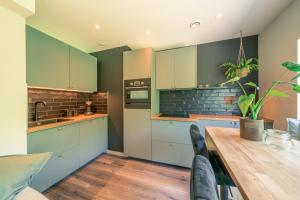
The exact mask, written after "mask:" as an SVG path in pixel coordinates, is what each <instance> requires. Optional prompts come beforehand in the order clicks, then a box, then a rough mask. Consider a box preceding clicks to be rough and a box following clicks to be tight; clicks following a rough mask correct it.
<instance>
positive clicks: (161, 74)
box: [156, 50, 175, 90]
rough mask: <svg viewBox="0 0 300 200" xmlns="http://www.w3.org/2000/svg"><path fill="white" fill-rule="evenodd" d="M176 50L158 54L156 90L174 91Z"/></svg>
mask: <svg viewBox="0 0 300 200" xmlns="http://www.w3.org/2000/svg"><path fill="white" fill-rule="evenodd" d="M174 84H175V81H174V50H166V51H159V52H157V53H156V89H158V90H164V89H174V88H175V85H174Z"/></svg>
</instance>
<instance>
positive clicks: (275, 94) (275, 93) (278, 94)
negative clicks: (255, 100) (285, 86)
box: [268, 89, 289, 97]
mask: <svg viewBox="0 0 300 200" xmlns="http://www.w3.org/2000/svg"><path fill="white" fill-rule="evenodd" d="M268 96H271V97H288V96H289V95H288V94H286V93H284V92H281V91H279V90H276V89H272V90H271V91H270V93H269V94H268Z"/></svg>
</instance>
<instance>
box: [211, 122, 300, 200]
mask: <svg viewBox="0 0 300 200" xmlns="http://www.w3.org/2000/svg"><path fill="white" fill-rule="evenodd" d="M206 137H210V139H211V141H212V142H213V144H214V145H215V147H216V149H217V151H218V153H219V155H220V157H221V159H222V160H223V162H224V164H225V166H226V168H227V170H228V172H229V174H230V176H231V177H232V179H233V181H234V182H235V184H236V185H237V187H238V188H239V190H240V192H241V194H242V196H243V197H244V199H245V200H246V199H251V200H252V199H255V200H257V199H259V200H272V199H280V200H282V199H284V200H296V199H300V142H299V141H295V140H293V142H294V144H295V145H294V146H293V147H292V148H291V149H290V150H287V151H282V150H276V149H274V148H271V147H269V146H267V145H265V144H263V143H262V142H253V141H249V140H245V139H242V138H240V133H239V129H234V128H216V127H207V128H206Z"/></svg>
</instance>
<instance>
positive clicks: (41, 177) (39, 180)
mask: <svg viewBox="0 0 300 200" xmlns="http://www.w3.org/2000/svg"><path fill="white" fill-rule="evenodd" d="M78 168H79V150H78V147H75V148H72V149H69V150H68V151H65V152H63V153H60V154H59V155H54V156H52V158H51V159H50V160H49V161H48V163H47V164H46V165H45V167H44V168H43V169H42V170H41V171H40V172H39V173H38V174H37V175H36V176H34V178H33V180H32V184H31V186H32V187H33V188H34V189H36V190H38V191H39V192H43V191H45V190H46V189H48V188H49V187H51V186H52V185H54V184H55V183H57V182H58V181H60V180H62V179H63V178H65V177H66V176H68V175H69V174H71V173H72V172H73V171H75V170H77V169H78Z"/></svg>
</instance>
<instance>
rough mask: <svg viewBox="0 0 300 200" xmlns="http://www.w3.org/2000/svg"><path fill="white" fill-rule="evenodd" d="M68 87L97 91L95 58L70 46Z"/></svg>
mask: <svg viewBox="0 0 300 200" xmlns="http://www.w3.org/2000/svg"><path fill="white" fill-rule="evenodd" d="M70 88H71V89H76V90H82V91H97V58H95V57H94V56H91V55H89V54H86V53H85V52H82V51H80V50H78V49H75V48H73V47H70Z"/></svg>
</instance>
